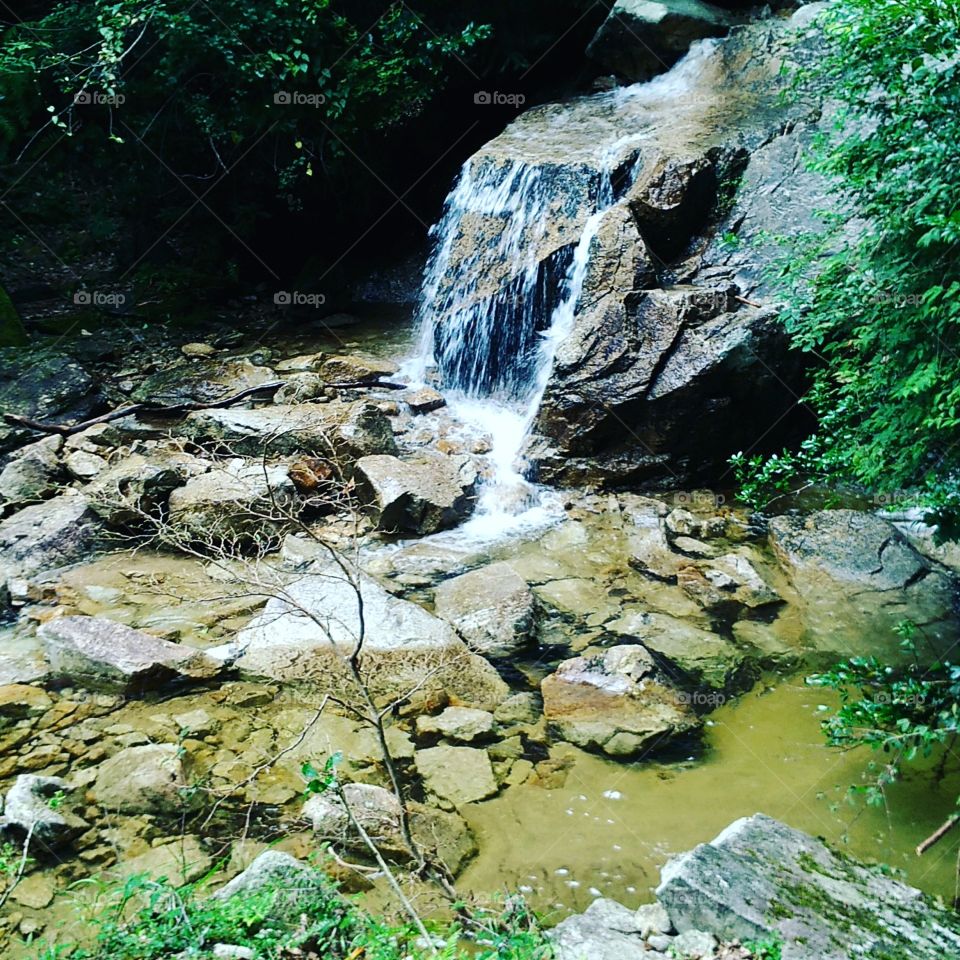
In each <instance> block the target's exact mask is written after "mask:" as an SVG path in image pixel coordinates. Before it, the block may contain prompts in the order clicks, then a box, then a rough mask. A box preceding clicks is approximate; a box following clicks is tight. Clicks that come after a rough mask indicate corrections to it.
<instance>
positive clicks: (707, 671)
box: [604, 610, 749, 691]
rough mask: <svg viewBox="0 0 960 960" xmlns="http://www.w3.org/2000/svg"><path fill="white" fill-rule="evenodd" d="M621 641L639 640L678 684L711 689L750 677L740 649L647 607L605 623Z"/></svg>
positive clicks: (728, 686)
mask: <svg viewBox="0 0 960 960" xmlns="http://www.w3.org/2000/svg"><path fill="white" fill-rule="evenodd" d="M604 628H605V629H606V630H609V631H610V633H612V634H615V635H616V636H617V637H620V638H623V639H624V640H631V641H638V642H640V643H642V644H643V645H644V647H646V648H647V650H649V651H650V652H651V653H652V654H653V655H654V659H655V660H656V661H657V662H658V664H659V666H660V669H661V670H662V671H663V672H664V673H665V674H666V675H667V676H669V677H670V679H671V680H672V681H673V682H674V683H676V684H678V685H679V686H683V687H685V686H689V685H690V684H691V683H692V684H695V685H699V686H703V687H709V688H711V689H713V690H721V691H722V690H727V691H729V690H734V689H741V688H742V686H743V683H744V681H746V680H747V679H748V677H749V670H748V664H747V663H746V658H745V656H744V654H743V652H742V651H741V650H739V649H738V648H737V647H736V646H735V645H734V644H732V643H731V642H730V641H729V640H727V639H725V638H724V637H721V636H720V635H719V634H716V633H713V632H711V631H709V630H704V629H702V628H701V627H697V626H695V625H694V624H692V623H687V622H686V621H684V620H678V619H676V618H675V617H668V616H666V615H665V614H662V613H650V612H648V611H646V610H630V611H627V612H626V613H625V614H624V616H622V617H620V618H619V619H618V620H613V621H611V622H609V623H606V624H604Z"/></svg>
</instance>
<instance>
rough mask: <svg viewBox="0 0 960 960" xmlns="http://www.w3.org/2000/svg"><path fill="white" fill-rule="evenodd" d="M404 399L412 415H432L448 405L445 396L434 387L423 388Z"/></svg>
mask: <svg viewBox="0 0 960 960" xmlns="http://www.w3.org/2000/svg"><path fill="white" fill-rule="evenodd" d="M403 399H404V402H405V403H406V405H407V406H408V407H409V408H410V412H411V413H432V412H433V411H434V410H439V409H440V408H441V407H445V406H446V405H447V401H446V400H444V398H443V394H442V393H440V391H439V390H434V389H433V387H421V388H420V389H419V390H414V391H412V392H411V393H408V394H406V395H405V396H404V398H403Z"/></svg>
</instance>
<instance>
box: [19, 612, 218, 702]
mask: <svg viewBox="0 0 960 960" xmlns="http://www.w3.org/2000/svg"><path fill="white" fill-rule="evenodd" d="M37 633H38V635H39V636H40V638H41V639H42V640H43V643H44V647H45V649H46V653H47V658H48V659H49V661H50V668H51V672H52V674H53V675H54V676H55V677H58V678H59V679H61V680H63V681H66V682H69V683H70V684H71V685H80V686H84V687H87V688H91V689H103V690H111V691H117V692H121V693H134V692H138V691H142V690H146V689H156V688H158V687H162V686H165V685H166V684H168V683H169V682H170V681H172V680H176V679H190V680H209V679H212V678H213V677H215V676H217V674H218V673H219V672H220V670H221V664H220V663H218V662H217V661H215V660H212V659H211V658H210V657H208V656H206V655H205V654H203V653H201V652H200V651H198V650H194V649H192V648H191V647H186V646H182V645H181V644H177V643H171V642H170V641H169V640H163V639H161V638H160V637H155V636H153V635H152V634H149V633H144V632H143V631H141V630H134V629H132V628H131V627H128V626H126V625H124V624H122V623H116V622H115V621H113V620H108V619H106V618H104V617H57V618H55V619H53V620H48V621H47V622H46V623H44V624H42V625H41V626H40V628H39V630H38V631H37Z"/></svg>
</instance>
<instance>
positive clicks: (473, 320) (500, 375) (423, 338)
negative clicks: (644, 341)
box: [404, 43, 713, 536]
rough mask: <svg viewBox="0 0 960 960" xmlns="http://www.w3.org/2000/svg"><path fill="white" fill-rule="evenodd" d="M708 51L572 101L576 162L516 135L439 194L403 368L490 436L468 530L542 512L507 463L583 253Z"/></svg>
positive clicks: (520, 437) (573, 299)
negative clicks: (579, 119) (412, 340)
mask: <svg viewBox="0 0 960 960" xmlns="http://www.w3.org/2000/svg"><path fill="white" fill-rule="evenodd" d="M712 49H713V47H712V46H711V45H710V44H709V43H705V44H702V45H699V46H698V47H697V48H695V49H694V50H693V51H691V54H689V55H688V57H687V58H686V59H685V60H684V61H683V62H682V63H681V64H678V65H677V67H675V68H674V70H672V71H671V72H670V73H669V74H666V75H664V76H662V77H659V78H657V79H655V80H653V81H650V82H649V83H645V84H636V85H634V86H633V87H628V88H624V89H621V90H618V91H616V92H614V93H610V94H603V95H597V96H595V97H591V98H585V99H583V100H580V101H575V102H574V105H572V106H571V107H570V108H569V109H570V110H571V111H578V112H579V113H578V116H584V115H585V116H586V118H587V121H588V123H592V124H594V126H595V129H594V128H589V129H581V128H579V127H576V126H575V125H574V126H575V134H576V137H577V139H576V143H575V148H574V150H573V153H574V154H575V156H571V157H569V158H567V157H564V158H563V160H562V161H561V162H559V163H558V162H557V161H556V160H553V161H551V160H549V159H547V160H546V161H544V160H542V159H541V158H540V157H539V156H538V152H537V149H536V144H533V145H531V144H528V143H526V142H525V141H524V137H523V133H522V131H520V132H519V134H518V135H516V136H514V137H513V139H511V140H509V141H508V144H507V146H508V149H507V150H506V151H504V153H503V154H498V155H491V154H489V153H488V154H486V155H479V156H478V157H473V158H471V159H470V160H468V161H467V163H466V164H465V165H464V167H463V169H462V171H461V173H460V176H459V178H458V180H457V182H456V184H455V186H454V188H453V190H452V191H451V192H450V194H449V195H448V197H447V200H446V203H445V206H444V213H443V217H442V219H441V220H440V222H439V223H438V224H436V226H434V228H433V229H432V231H431V236H432V238H433V244H434V245H433V252H432V255H431V258H430V261H429V263H428V265H427V269H426V272H425V275H424V281H423V285H422V290H421V298H420V307H419V311H418V321H419V331H420V337H419V348H418V351H417V355H416V356H415V357H414V358H413V359H412V360H411V361H410V362H409V363H408V364H407V365H406V369H405V371H404V372H405V373H406V375H407V376H408V377H409V379H410V380H411V381H413V382H417V383H422V382H424V381H425V380H426V379H427V378H428V376H429V375H430V374H431V372H434V373H435V374H436V375H437V377H438V378H439V382H440V386H441V389H442V390H443V391H444V394H445V396H446V398H447V402H448V405H449V407H450V410H451V412H452V413H453V415H454V416H455V417H456V418H457V419H458V420H459V421H461V422H462V423H464V424H466V425H467V426H468V427H469V428H471V429H472V430H474V431H477V432H480V433H483V434H485V435H488V436H489V437H490V438H491V439H492V450H491V451H490V454H489V463H490V466H491V471H490V474H491V475H490V476H489V477H488V478H487V479H486V481H485V482H484V485H483V487H482V490H481V496H480V502H479V503H478V505H477V510H476V512H475V516H474V519H473V520H472V521H471V522H470V523H469V524H468V525H467V527H466V532H468V533H471V534H474V535H480V536H495V535H497V534H499V533H501V532H503V531H505V530H508V529H514V528H516V527H517V526H521V525H526V524H528V523H531V522H537V521H538V519H539V518H541V517H543V516H544V514H548V513H549V512H550V507H551V503H550V498H549V496H546V495H545V494H544V492H543V491H541V490H538V489H537V488H536V487H534V486H533V485H532V484H531V483H530V482H528V480H527V479H526V477H525V475H524V469H523V466H522V465H521V464H519V463H518V459H519V456H520V452H521V450H522V447H523V444H524V441H525V439H526V437H527V435H528V433H529V430H530V427H531V425H532V422H533V420H534V418H535V417H536V414H537V410H538V409H539V406H540V401H541V399H542V397H543V394H544V392H545V390H546V387H547V384H548V381H549V379H550V374H551V371H552V368H553V361H554V356H555V354H556V350H557V347H558V346H559V344H560V343H561V342H562V341H563V340H564V338H565V337H567V335H568V334H569V333H570V331H571V329H572V327H573V322H574V316H575V313H576V310H577V304H578V301H579V299H580V295H581V292H582V290H583V286H584V281H585V279H586V277H587V273H588V266H589V262H590V248H591V244H592V243H593V241H594V239H595V237H596V235H597V232H598V230H599V228H600V225H601V222H602V220H603V216H604V214H605V213H606V212H607V211H608V210H609V209H610V207H611V206H612V205H613V204H614V203H616V202H617V199H618V196H622V194H623V192H625V190H626V189H627V188H628V187H629V186H630V185H631V184H632V182H633V180H634V179H635V178H636V176H637V174H638V172H639V169H640V168H641V165H642V161H643V154H642V151H640V150H639V148H638V145H639V144H640V143H642V142H643V141H644V140H645V139H647V137H648V134H649V128H650V126H651V125H652V124H653V123H654V122H656V120H657V118H659V117H662V116H663V115H664V114H665V113H666V111H667V110H670V109H672V110H675V106H676V103H677V98H678V97H682V95H683V93H684V92H685V91H686V89H687V88H688V85H689V84H690V82H691V80H692V78H693V77H695V76H696V75H697V74H698V73H699V71H700V69H701V67H702V65H703V63H704V62H705V61H706V59H707V58H708V57H709V55H710V53H711V51H712ZM556 109H557V110H559V111H563V110H566V109H567V107H565V106H560V107H558V108H556ZM567 120H568V118H567V117H565V116H563V115H562V113H561V114H560V115H559V116H557V118H556V120H555V121H554V120H551V125H550V127H549V132H550V134H551V135H553V134H556V136H557V137H560V138H562V137H564V136H565V135H568V133H569V131H568V127H567V126H566V124H567ZM624 129H628V130H631V131H633V132H631V133H630V134H629V135H626V136H624V135H623V131H624ZM508 134H509V128H508V131H507V133H505V135H504V136H507V135H508ZM558 221H559V222H562V223H563V225H564V229H563V230H560V229H559V228H558V227H557V222H558ZM478 225H479V226H478ZM573 225H576V229H573ZM561 233H562V236H558V235H559V234H561ZM564 241H566V242H564ZM544 250H550V251H552V252H550V253H549V255H547V256H544V255H543V254H544ZM463 530H464V528H461V531H463Z"/></svg>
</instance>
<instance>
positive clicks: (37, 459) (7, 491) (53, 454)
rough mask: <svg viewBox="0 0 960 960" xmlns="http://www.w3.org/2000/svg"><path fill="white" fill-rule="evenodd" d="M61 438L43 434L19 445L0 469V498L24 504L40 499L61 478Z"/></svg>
mask: <svg viewBox="0 0 960 960" xmlns="http://www.w3.org/2000/svg"><path fill="white" fill-rule="evenodd" d="M62 449H63V437H59V436H52V437H44V438H43V439H42V440H37V441H36V443H31V444H30V445H29V446H26V447H22V448H21V449H20V450H18V451H17V452H16V454H15V455H14V457H13V459H12V460H11V461H10V462H9V463H8V464H7V465H6V466H5V467H4V468H3V471H2V472H0V499H2V500H6V501H7V502H8V503H15V504H25V503H31V502H33V501H36V500H43V499H44V498H45V497H48V496H49V495H50V494H51V493H52V492H53V491H54V490H56V487H57V484H58V481H59V480H60V479H61V474H62V468H61V466H60V459H59V453H60V451H61V450H62Z"/></svg>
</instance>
